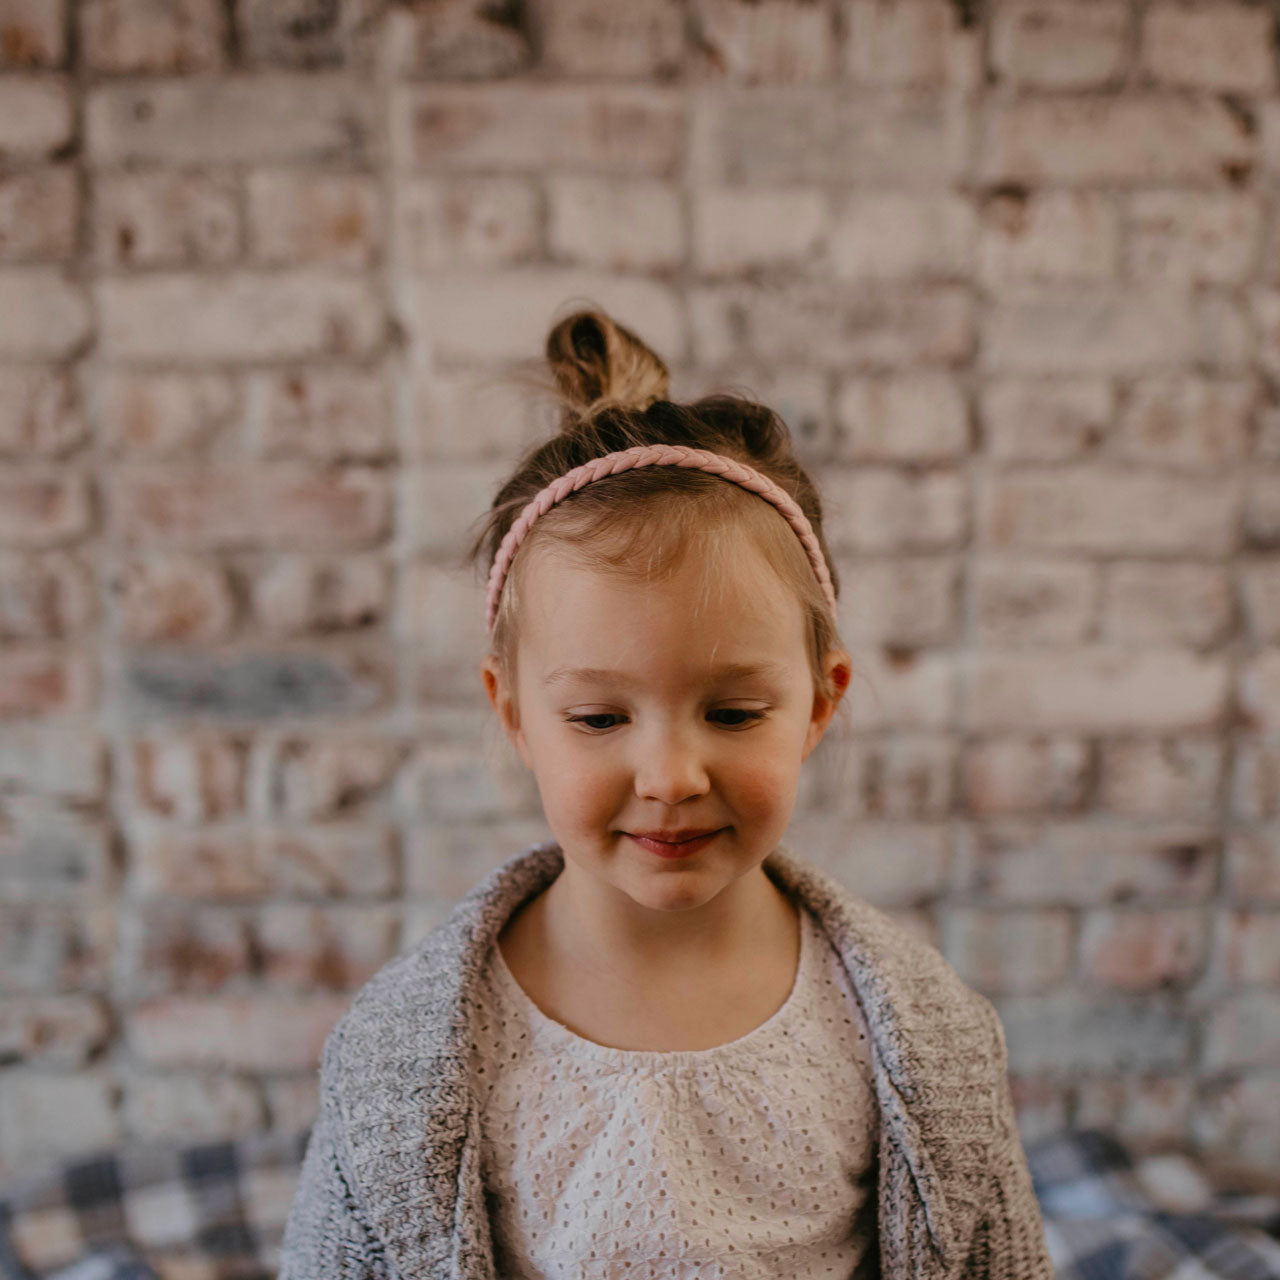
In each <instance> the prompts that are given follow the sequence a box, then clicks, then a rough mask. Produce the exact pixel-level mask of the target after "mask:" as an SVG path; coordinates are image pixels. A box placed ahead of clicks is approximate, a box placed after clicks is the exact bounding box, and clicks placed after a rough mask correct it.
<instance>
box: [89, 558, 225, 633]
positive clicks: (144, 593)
mask: <svg viewBox="0 0 1280 1280" xmlns="http://www.w3.org/2000/svg"><path fill="white" fill-rule="evenodd" d="M112 589H113V594H114V597H115V608H116V616H117V617H118V619H119V623H120V630H121V633H122V634H123V635H124V636H125V637H126V638H127V639H128V640H130V641H131V642H133V643H135V644H165V643H171V642H172V643H179V644H181V643H191V642H193V641H194V642H197V643H209V642H212V641H217V640H225V639H227V638H228V637H229V636H230V635H231V634H232V632H233V631H234V630H235V626H236V621H237V619H236V603H235V595H234V592H233V588H232V585H231V582H230V580H229V579H228V576H227V572H226V569H225V568H224V567H223V566H222V565H220V564H216V563H214V562H211V561H209V560H200V559H196V558H194V557H192V556H173V555H164V556H146V557H140V556H139V557H130V558H129V559H127V560H126V561H125V562H124V563H123V564H122V565H121V566H120V568H119V570H118V571H117V573H116V575H115V577H114V578H113V581H112Z"/></svg>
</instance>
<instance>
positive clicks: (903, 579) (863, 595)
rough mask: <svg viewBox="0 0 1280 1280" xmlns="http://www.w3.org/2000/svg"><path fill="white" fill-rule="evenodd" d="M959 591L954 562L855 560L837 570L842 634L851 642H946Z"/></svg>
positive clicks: (954, 625)
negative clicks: (838, 574)
mask: <svg viewBox="0 0 1280 1280" xmlns="http://www.w3.org/2000/svg"><path fill="white" fill-rule="evenodd" d="M959 587H960V575H959V565H958V564H957V563H955V562H954V561H949V560H935V559H917V558H912V559H900V558H894V559H893V560H883V561H881V560H871V559H869V558H866V557H859V558H858V559H857V560H856V561H854V562H853V563H852V564H850V565H849V566H847V567H842V568H841V570H840V609H839V615H838V616H839V620H840V631H841V634H842V635H843V636H844V638H845V639H846V640H847V641H851V642H853V643H855V644H871V643H874V642H876V641H879V642H880V643H882V644H892V645H902V646H915V645H937V644H946V643H948V642H950V641H953V640H954V639H955V638H956V636H957V635H958V633H959V626H960V590H959Z"/></svg>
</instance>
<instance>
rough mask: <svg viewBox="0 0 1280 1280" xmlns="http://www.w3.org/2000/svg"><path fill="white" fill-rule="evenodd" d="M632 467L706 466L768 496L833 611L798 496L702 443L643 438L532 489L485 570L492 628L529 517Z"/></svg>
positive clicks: (831, 591)
mask: <svg viewBox="0 0 1280 1280" xmlns="http://www.w3.org/2000/svg"><path fill="white" fill-rule="evenodd" d="M636 467H689V468H690V469H692V470H695V471H709V472H710V473H711V474H712V475H714V476H720V477H721V479H724V480H728V481H730V482H731V483H732V484H736V485H740V486H741V487H742V488H744V489H748V490H750V491H751V492H752V493H757V494H759V495H760V497H762V498H763V499H764V500H765V501H766V502H771V503H772V504H773V505H774V506H775V507H777V509H778V510H779V511H780V512H781V513H782V515H783V517H784V518H785V519H786V522H787V523H788V524H789V525H790V526H791V527H792V528H793V529H794V530H795V531H796V535H797V537H799V539H800V541H801V543H802V544H803V545H804V549H805V551H806V553H807V554H808V556H809V563H810V564H811V565H813V572H814V576H815V577H816V578H817V579H818V584H819V585H820V586H821V587H822V594H823V595H824V596H825V597H826V601H827V605H828V606H829V607H830V609H831V612H832V613H835V611H836V593H835V588H834V587H833V586H832V585H831V573H830V571H829V570H828V569H827V562H826V559H825V557H824V556H823V554H822V547H821V546H820V545H819V543H818V538H817V535H816V534H815V533H814V532H813V526H812V525H811V524H810V523H809V521H808V520H807V519H806V518H805V514H804V512H803V511H801V510H800V507H799V505H798V504H797V503H796V500H795V499H794V498H793V497H791V495H790V494H789V493H787V492H786V491H785V490H783V489H781V488H780V487H779V486H778V485H776V484H775V483H774V482H773V481H772V480H770V479H769V477H768V476H765V475H761V474H760V472H759V471H755V470H753V469H752V468H751V467H748V466H746V465H744V464H743V463H741V462H737V461H735V460H734V459H733V458H727V457H725V456H724V454H720V453H711V452H710V451H709V450H706V449H690V448H688V447H687V446H685V445H682V444H646V445H638V446H636V447H635V448H634V449H623V450H621V451H620V452H618V453H607V454H605V455H604V457H602V458H593V459H592V460H591V461H590V462H587V463H584V464H583V465H582V466H580V467H574V468H573V470H572V471H566V472H565V473H564V475H562V476H559V477H557V478H556V479H555V480H553V481H552V482H551V483H550V484H549V485H547V487H546V488H545V489H542V490H541V491H540V492H539V493H538V494H536V495H535V496H534V497H533V499H532V500H531V501H530V502H529V503H528V504H527V505H526V506H525V508H524V509H523V510H522V511H521V512H520V514H519V516H517V517H516V520H515V523H514V524H513V525H512V526H511V528H510V529H508V530H507V534H506V537H504V538H503V539H502V542H501V543H500V544H499V546H498V554H497V555H496V556H494V558H493V568H492V569H490V570H489V593H488V599H487V601H486V607H485V613H486V624H487V626H488V628H489V630H490V631H491V632H492V630H493V624H494V620H495V619H496V618H497V616H498V598H499V597H500V596H501V595H502V584H503V583H504V582H505V581H506V578H507V570H508V569H510V567H511V560H512V557H513V556H514V555H515V553H516V549H517V548H518V547H519V546H520V543H521V542H523V541H524V538H525V535H526V534H527V533H528V532H529V530H530V528H531V527H532V525H533V522H534V521H535V520H536V519H537V518H538V517H539V516H541V515H545V514H546V513H547V512H548V511H549V510H550V509H551V508H552V507H554V506H555V504H556V503H557V502H560V501H561V500H562V499H564V498H567V497H568V496H569V495H570V494H571V493H575V492H576V491H577V490H579V489H581V488H582V487H583V486H584V485H588V484H590V483H591V482H592V481H593V480H599V479H601V478H602V477H603V476H616V475H617V474H618V473H619V472H621V471H632V470H634V469H635V468H636Z"/></svg>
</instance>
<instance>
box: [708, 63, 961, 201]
mask: <svg viewBox="0 0 1280 1280" xmlns="http://www.w3.org/2000/svg"><path fill="white" fill-rule="evenodd" d="M692 108H693V112H694V120H693V136H692V138H691V160H692V163H693V165H694V170H695V172H697V173H699V174H700V175H701V177H702V178H703V180H705V181H708V182H712V183H716V184H721V185H723V184H732V185H742V186H766V185H770V184H773V185H779V186H786V185H791V184H797V183H800V184H812V185H815V186H816V185H820V184H827V183H845V182H849V183H857V184H860V185H868V184H876V183H884V184H886V185H894V186H898V185H916V184H919V185H921V186H925V187H928V188H929V189H930V190H931V191H935V192H936V190H937V188H938V187H939V184H943V183H946V182H947V181H949V180H952V179H958V178H960V177H961V176H962V175H963V174H964V172H965V171H966V169H967V167H968V160H967V156H968V152H969V145H970V144H969V134H970V124H971V122H970V113H969V111H968V109H967V107H966V105H965V103H964V101H963V100H962V98H961V97H960V96H959V95H956V94H952V93H944V92H937V91H930V90H923V89H903V90H891V91H887V92H877V93H865V92H863V93H858V92H854V91H851V90H844V89H838V88H829V87H822V88H816V87H814V88H807V87H806V88H801V87H799V86H779V87H776V88H775V87H765V86H761V87H758V88H746V89H725V90H724V91H723V92H720V93H716V94H714V95H710V94H708V95H701V96H699V97H697V98H696V99H695V101H694V103H693V104H692Z"/></svg>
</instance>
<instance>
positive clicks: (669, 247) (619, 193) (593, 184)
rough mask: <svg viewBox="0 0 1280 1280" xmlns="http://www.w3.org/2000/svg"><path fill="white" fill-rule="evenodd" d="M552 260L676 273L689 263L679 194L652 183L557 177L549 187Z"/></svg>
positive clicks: (608, 268) (621, 268) (606, 267)
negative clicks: (686, 255) (686, 254)
mask: <svg viewBox="0 0 1280 1280" xmlns="http://www.w3.org/2000/svg"><path fill="white" fill-rule="evenodd" d="M547 201H548V224H547V243H548V248H549V249H550V251H551V253H552V255H553V256H555V257H557V258H560V259H563V260H564V261H566V262H571V263H583V264H585V265H587V266H593V267H602V268H604V269H606V270H608V271H659V272H661V271H672V270H674V269H675V268H676V267H678V266H679V265H680V263H681V261H682V260H683V259H684V254H685V233H684V215H683V212H682V210H681V207H680V199H679V195H678V193H677V191H676V189H675V188H674V187H673V186H671V185H669V184H667V183H663V182H658V181H654V180H650V179H607V178H582V177H553V178H551V179H550V180H549V182H548V186H547Z"/></svg>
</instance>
